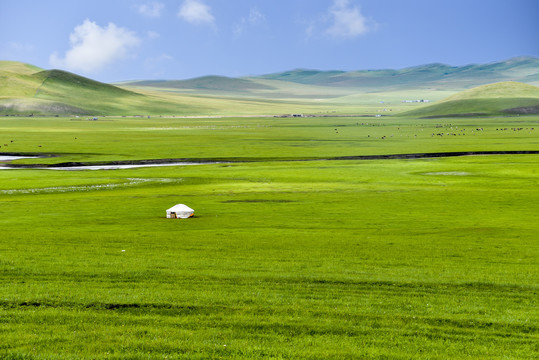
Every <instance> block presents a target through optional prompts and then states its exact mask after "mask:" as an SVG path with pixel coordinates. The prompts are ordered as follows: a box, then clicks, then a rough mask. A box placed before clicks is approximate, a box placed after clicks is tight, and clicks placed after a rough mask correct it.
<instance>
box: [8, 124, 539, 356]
mask: <svg viewBox="0 0 539 360" xmlns="http://www.w3.org/2000/svg"><path fill="white" fill-rule="evenodd" d="M538 122H539V118H538V117H537V116H521V117H490V118H459V119H436V120H426V119H415V118H411V117H381V118H373V117H370V118H345V117H340V118H337V117H336V118H262V117H260V118H239V117H237V118H155V117H151V118H149V119H148V118H122V117H106V118H100V119H99V120H98V121H85V120H84V119H74V120H73V119H71V118H0V137H1V139H0V145H1V146H2V148H1V149H0V152H22V153H33V152H42V153H52V154H57V155H58V157H51V158H41V159H26V160H18V161H16V163H27V164H28V163H34V164H38V163H42V164H52V163H61V162H67V161H80V162H86V163H100V162H107V161H115V160H123V161H126V160H143V159H164V158H189V159H221V160H222V161H223V162H222V163H218V164H205V165H194V166H176V167H159V168H138V169H128V170H95V171H91V170H82V171H59V170H38V169H24V170H12V169H10V170H0V229H1V232H0V233H1V240H0V277H1V281H0V358H6V359H75V358H76V359H80V358H84V359H164V358H169V359H175V358H184V359H197V358H199V359H206V358H236V359H253V358H274V359H328V358H329V359H343V358H348V359H352V358H367V359H409V358H418V359H447V358H454V359H463V358H468V359H476V358H483V359H487V358H488V359H533V358H536V357H537V355H538V352H539V351H538V348H537V343H538V336H537V335H538V328H537V323H538V320H539V313H538V311H537V289H538V280H539V279H538V265H537V258H538V255H539V253H538V252H539V246H538V244H539V243H538V241H537V238H538V234H539V216H538V214H539V205H538V204H539V192H538V191H537V188H538V185H539V167H538V166H537V165H538V163H539V155H512V156H507V155H492V156H466V157H455V158H436V159H415V160H368V161H353V160H350V161H334V160H321V159H327V158H330V157H336V156H353V155H371V154H396V153H427V152H448V151H495V150H499V151H508V150H539V144H538V136H537V131H539V126H537V125H538ZM442 133H443V135H439V134H442ZM433 134H434V135H433ZM453 134H454V135H453ZM12 140H13V142H11V141H12ZM5 144H7V147H6V146H5ZM227 159H228V160H236V161H241V160H243V162H228V163H227V162H225V160H227ZM299 160H310V161H299ZM177 203H185V204H187V205H189V206H190V207H192V208H194V209H195V211H196V212H195V217H194V218H191V219H187V220H172V219H166V218H165V210H166V209H167V208H169V207H171V206H172V205H175V204H177Z"/></svg>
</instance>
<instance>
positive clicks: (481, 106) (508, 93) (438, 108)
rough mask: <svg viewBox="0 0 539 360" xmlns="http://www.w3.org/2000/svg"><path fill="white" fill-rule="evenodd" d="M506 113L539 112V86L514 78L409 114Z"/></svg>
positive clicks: (425, 115) (458, 94)
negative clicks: (514, 79) (520, 81)
mask: <svg viewBox="0 0 539 360" xmlns="http://www.w3.org/2000/svg"><path fill="white" fill-rule="evenodd" d="M504 113H505V114H508V113H509V114H539V87H537V86H533V85H529V84H523V83H519V82H512V81H507V82H499V83H495V84H488V85H482V86H479V87H475V88H473V89H469V90H465V91H462V92H459V93H457V94H455V95H452V96H449V97H448V98H446V99H444V100H442V101H440V102H438V103H436V104H433V105H430V106H427V107H424V108H421V109H417V110H413V111H410V112H407V113H406V114H407V115H411V116H420V117H430V118H435V117H456V116H469V115H495V114H504Z"/></svg>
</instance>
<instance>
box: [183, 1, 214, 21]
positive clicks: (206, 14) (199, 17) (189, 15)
mask: <svg viewBox="0 0 539 360" xmlns="http://www.w3.org/2000/svg"><path fill="white" fill-rule="evenodd" d="M178 17H179V18H180V19H183V20H185V21H187V22H189V23H191V24H195V25H203V24H208V25H213V24H214V23H215V18H214V17H213V15H212V13H211V8H210V7H209V6H208V5H206V4H204V3H203V2H202V1H201V0H185V1H184V2H183V4H182V5H181V7H180V10H179V11H178Z"/></svg>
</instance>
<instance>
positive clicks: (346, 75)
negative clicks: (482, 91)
mask: <svg viewBox="0 0 539 360" xmlns="http://www.w3.org/2000/svg"><path fill="white" fill-rule="evenodd" d="M261 80H271V81H279V83H273V84H272V83H271V82H261ZM500 81H518V82H523V83H528V84H532V85H539V59H538V58H535V57H516V58H512V59H509V60H506V61H502V62H495V63H490V64H480V65H466V66H449V65H445V64H428V65H421V66H415V67H410V68H405V69H400V70H362V71H350V72H345V71H319V70H305V69H297V70H292V71H286V72H280V73H275V74H268V75H261V76H251V77H243V78H227V77H222V76H205V77H200V78H195V79H189V80H174V81H166V80H160V81H155V80H154V81H151V80H150V81H133V82H127V83H124V85H131V86H149V87H155V88H169V89H183V90H199V91H209V92H223V91H225V92H226V91H229V92H236V93H237V92H240V93H241V92H253V91H254V92H257V91H261V90H262V91H263V90H266V91H269V90H278V89H279V88H281V87H282V82H287V83H295V84H301V85H310V86H321V87H331V88H343V89H355V90H361V91H396V90H401V89H403V88H405V89H417V88H423V89H424V88H436V89H444V90H455V91H460V90H463V89H468V88H471V87H475V86H479V85H484V84H489V83H493V82H500Z"/></svg>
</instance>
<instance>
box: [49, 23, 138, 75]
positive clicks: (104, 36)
mask: <svg viewBox="0 0 539 360" xmlns="http://www.w3.org/2000/svg"><path fill="white" fill-rule="evenodd" d="M69 42H70V45H71V49H69V50H68V51H67V52H66V54H65V56H64V57H63V58H61V57H58V55H57V54H56V53H54V54H52V55H51V56H50V57H49V62H50V64H51V65H52V66H54V67H59V68H66V69H69V70H75V71H83V72H87V73H91V72H95V71H97V70H100V69H102V68H103V67H105V66H107V65H109V64H111V63H113V62H115V61H117V60H121V59H124V58H126V57H128V56H129V50H130V49H131V48H133V47H135V46H137V45H138V44H139V43H140V39H139V38H138V37H137V36H136V35H135V33H133V32H131V31H129V30H128V29H125V28H121V27H118V26H116V25H115V24H113V23H109V24H108V25H107V27H100V26H99V25H97V24H96V23H95V22H93V21H90V20H88V19H86V20H85V21H84V22H83V23H82V24H81V25H78V26H76V27H75V29H74V30H73V33H71V35H70V36H69Z"/></svg>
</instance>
